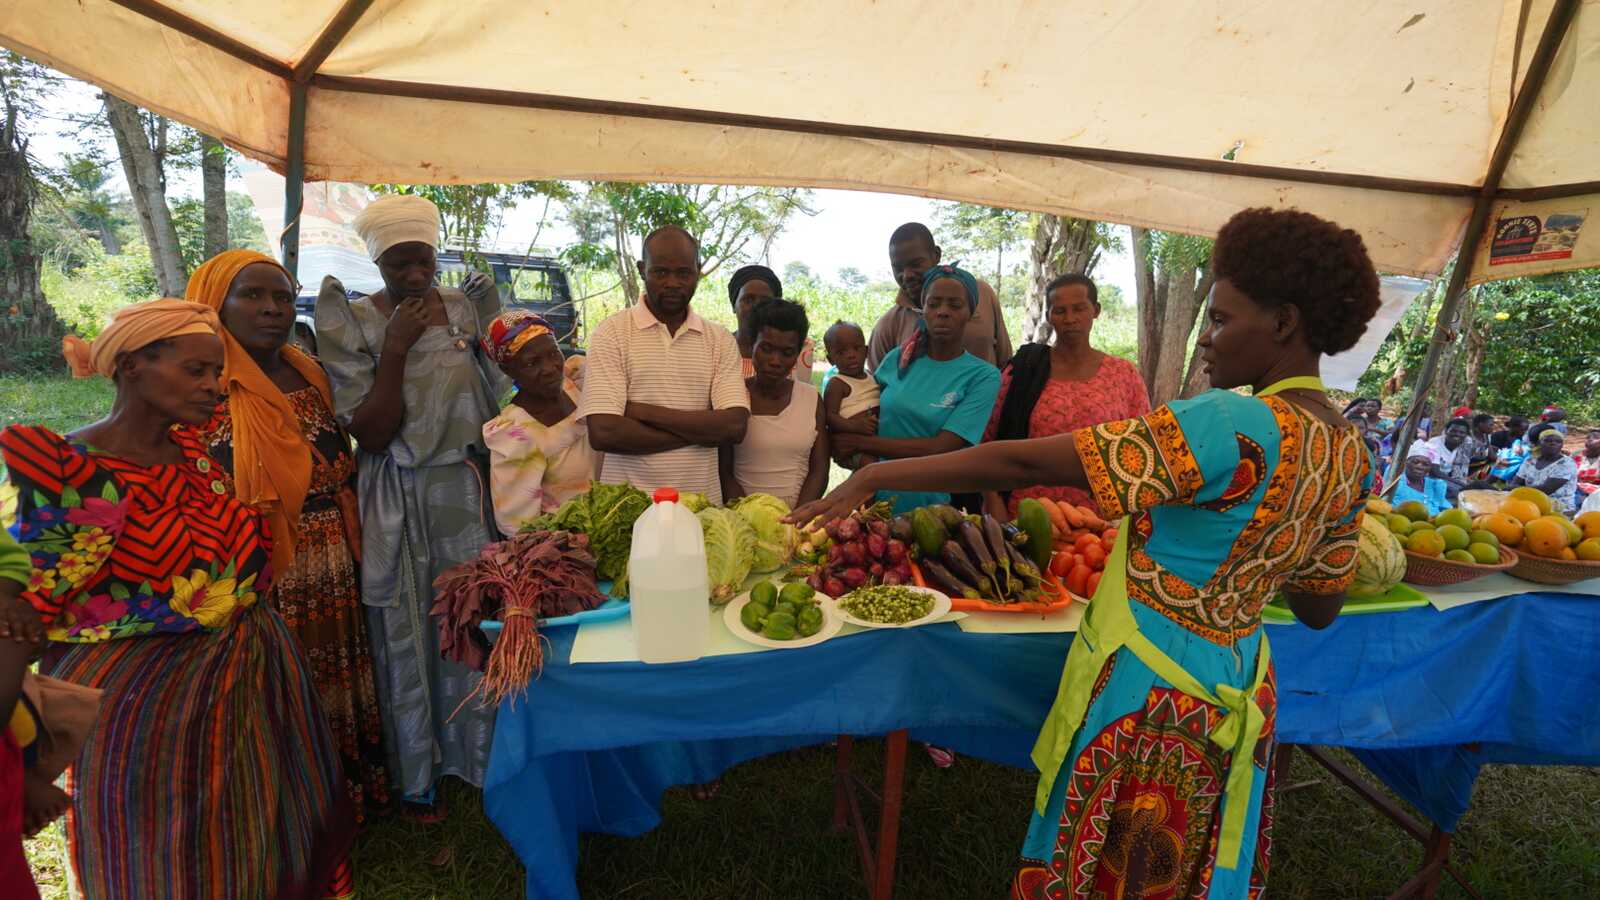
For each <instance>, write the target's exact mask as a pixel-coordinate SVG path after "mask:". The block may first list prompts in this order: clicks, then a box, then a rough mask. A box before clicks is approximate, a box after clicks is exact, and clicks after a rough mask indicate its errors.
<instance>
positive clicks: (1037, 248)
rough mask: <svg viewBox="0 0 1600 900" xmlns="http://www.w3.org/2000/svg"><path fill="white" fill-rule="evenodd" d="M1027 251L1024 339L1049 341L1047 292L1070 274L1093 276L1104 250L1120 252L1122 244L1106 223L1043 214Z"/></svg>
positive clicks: (1035, 224) (1038, 219)
mask: <svg viewBox="0 0 1600 900" xmlns="http://www.w3.org/2000/svg"><path fill="white" fill-rule="evenodd" d="M1032 234H1033V238H1032V242H1031V245H1030V247H1029V252H1028V277H1029V287H1030V290H1029V294H1028V304H1027V308H1026V309H1025V310H1024V311H1023V319H1022V332H1023V333H1022V340H1023V341H1024V342H1026V341H1040V342H1043V341H1048V340H1049V339H1050V307H1049V298H1048V297H1046V296H1045V295H1044V289H1045V287H1046V286H1047V285H1049V284H1050V282H1051V281H1054V280H1055V279H1056V278H1057V277H1059V276H1061V275H1065V274H1067V273H1069V272H1076V273H1078V274H1080V275H1093V274H1094V267H1095V266H1096V265H1097V264H1098V263H1099V262H1100V259H1101V257H1102V256H1103V255H1104V253H1105V251H1107V250H1110V251H1112V252H1117V251H1120V250H1121V249H1122V242H1121V241H1120V240H1119V239H1118V238H1117V236H1116V234H1115V233H1114V232H1113V231H1112V229H1111V226H1109V225H1107V224H1106V223H1104V222H1095V221H1093V220H1090V219H1073V218H1069V217H1065V216H1053V215H1048V214H1040V215H1037V216H1035V217H1034V221H1033V232H1032Z"/></svg>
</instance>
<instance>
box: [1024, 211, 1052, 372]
mask: <svg viewBox="0 0 1600 900" xmlns="http://www.w3.org/2000/svg"><path fill="white" fill-rule="evenodd" d="M1060 240H1061V217H1060V216H1051V215H1040V216H1039V220H1038V221H1037V222H1035V223H1034V225H1033V246H1032V248H1031V249H1030V250H1029V252H1028V278H1029V282H1030V284H1031V285H1032V289H1031V290H1030V291H1029V292H1028V306H1027V309H1025V310H1024V311H1023V314H1022V341H1023V343H1028V342H1037V343H1046V342H1048V341H1049V340H1050V302H1049V300H1048V299H1047V298H1046V297H1045V295H1044V289H1045V286H1046V285H1048V284H1049V283H1050V280H1051V279H1053V278H1055V277H1056V274H1055V270H1054V269H1053V268H1052V266H1051V260H1052V258H1054V256H1055V254H1056V245H1057V244H1058V243H1059V241H1060Z"/></svg>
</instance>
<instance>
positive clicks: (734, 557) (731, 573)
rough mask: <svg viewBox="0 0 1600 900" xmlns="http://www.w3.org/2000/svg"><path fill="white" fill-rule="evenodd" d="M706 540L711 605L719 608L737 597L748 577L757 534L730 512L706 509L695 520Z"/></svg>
mask: <svg viewBox="0 0 1600 900" xmlns="http://www.w3.org/2000/svg"><path fill="white" fill-rule="evenodd" d="M696 518H698V519H699V520H700V530H701V532H702V533H703V535H704V536H705V545H706V577H707V579H708V581H709V582H710V585H711V602H712V603H715V604H717V605H719V606H720V605H722V604H724V603H727V602H728V601H729V600H732V599H733V597H734V595H735V594H737V593H739V588H740V587H741V586H743V584H744V580H745V579H746V578H748V577H750V564H751V562H752V561H754V559H755V550H756V532H755V529H753V528H751V527H750V523H749V522H746V521H745V520H744V519H743V518H742V517H741V516H740V515H739V514H738V513H736V512H734V511H733V510H731V509H723V508H721V507H718V506H709V507H706V508H705V509H702V510H701V511H700V512H699V514H698V515H697V516H696Z"/></svg>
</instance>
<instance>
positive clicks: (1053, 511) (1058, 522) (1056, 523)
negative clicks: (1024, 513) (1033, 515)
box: [1039, 497, 1068, 537]
mask: <svg viewBox="0 0 1600 900" xmlns="http://www.w3.org/2000/svg"><path fill="white" fill-rule="evenodd" d="M1039 500H1040V502H1039V505H1040V506H1042V507H1044V511H1045V514H1046V515H1048V516H1049V517H1050V527H1051V528H1054V529H1055V531H1056V536H1057V537H1060V536H1062V535H1065V534H1066V533H1067V530H1068V529H1067V520H1066V517H1065V516H1063V515H1061V509H1060V508H1059V507H1057V506H1056V505H1055V504H1054V503H1052V502H1050V500H1048V499H1047V498H1044V497H1041V498H1039Z"/></svg>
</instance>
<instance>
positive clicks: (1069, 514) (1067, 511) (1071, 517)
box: [1056, 503, 1083, 528]
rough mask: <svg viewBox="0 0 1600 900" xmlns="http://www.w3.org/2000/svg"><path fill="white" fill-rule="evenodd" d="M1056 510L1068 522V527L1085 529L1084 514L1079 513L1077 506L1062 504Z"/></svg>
mask: <svg viewBox="0 0 1600 900" xmlns="http://www.w3.org/2000/svg"><path fill="white" fill-rule="evenodd" d="M1056 509H1057V510H1059V511H1060V512H1061V515H1062V516H1063V517H1064V518H1065V519H1066V520H1067V524H1068V525H1070V526H1072V527H1073V528H1082V527H1083V513H1080V512H1078V508H1077V507H1076V506H1073V505H1071V504H1070V503H1060V504H1057V506H1056Z"/></svg>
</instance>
